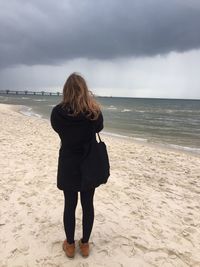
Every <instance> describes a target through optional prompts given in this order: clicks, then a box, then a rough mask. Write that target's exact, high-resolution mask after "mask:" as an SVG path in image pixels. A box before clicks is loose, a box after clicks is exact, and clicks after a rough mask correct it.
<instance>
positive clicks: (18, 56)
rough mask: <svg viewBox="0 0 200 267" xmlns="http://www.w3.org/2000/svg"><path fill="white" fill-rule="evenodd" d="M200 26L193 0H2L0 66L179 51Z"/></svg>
mask: <svg viewBox="0 0 200 267" xmlns="http://www.w3.org/2000/svg"><path fill="white" fill-rule="evenodd" d="M199 27H200V3H199V1H195V0H193V1H192V0H191V1H190V2H189V3H188V1H187V0H168V1H164V0H124V1H120V0H113V1H111V0H101V1H98V2H97V1H92V0H82V1H78V0H59V1H53V0H43V1H40V0H34V1H30V0H29V1H28V0H11V1H4V0H0V67H1V68H5V67H9V66H12V65H18V64H25V65H35V64H58V63H60V62H62V61H66V60H70V59H73V58H89V59H112V58H120V57H129V56H135V57H142V56H154V55H157V54H167V53H169V52H170V51H180V52H183V51H187V50H191V49H196V48H199V47H200V34H199Z"/></svg>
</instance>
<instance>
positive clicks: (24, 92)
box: [0, 90, 62, 96]
mask: <svg viewBox="0 0 200 267" xmlns="http://www.w3.org/2000/svg"><path fill="white" fill-rule="evenodd" d="M0 94H5V95H41V96H61V95H62V93H61V92H46V91H28V90H24V91H17V90H16V91H14V90H0Z"/></svg>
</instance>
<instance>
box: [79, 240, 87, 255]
mask: <svg viewBox="0 0 200 267" xmlns="http://www.w3.org/2000/svg"><path fill="white" fill-rule="evenodd" d="M78 243H79V248H80V251H81V254H82V256H83V257H88V256H89V243H82V241H81V239H80V240H79V242H78Z"/></svg>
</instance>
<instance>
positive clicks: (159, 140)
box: [0, 94, 200, 154]
mask: <svg viewBox="0 0 200 267" xmlns="http://www.w3.org/2000/svg"><path fill="white" fill-rule="evenodd" d="M61 98H62V96H47V95H44V96H41V95H11V94H8V95H6V94H0V103H5V104H14V105H20V106H21V113H23V114H24V115H27V116H37V117H39V118H41V119H48V120H49V118H50V114H51V110H52V108H53V107H54V106H55V105H56V104H58V103H59V102H60V101H61ZM96 100H97V101H98V102H99V103H100V105H101V109H102V113H103V116H104V130H103V132H104V133H105V134H108V135H113V136H118V137H122V138H129V139H134V140H137V141H140V142H147V143H153V144H158V145H162V146H167V147H171V148H176V149H181V150H186V151H190V152H193V153H197V154H200V100H185V99H184V100H183V99H159V98H128V97H96Z"/></svg>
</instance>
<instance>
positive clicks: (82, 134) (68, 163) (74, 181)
mask: <svg viewBox="0 0 200 267" xmlns="http://www.w3.org/2000/svg"><path fill="white" fill-rule="evenodd" d="M51 125H52V127H53V129H54V130H55V131H56V132H57V133H58V135H59V137H60V139H61V146H60V150H59V158H58V170H57V187H58V188H59V189H60V190H72V191H81V173H80V163H81V160H82V157H83V145H84V144H85V143H87V142H88V141H89V140H91V138H92V137H93V136H94V135H95V133H98V132H100V131H101V130H102V129H103V116H102V113H100V115H99V117H98V119H97V120H95V121H94V120H93V121H92V120H89V119H88V118H86V116H84V114H79V115H77V116H70V108H68V109H63V108H62V107H61V105H60V104H58V105H57V106H55V107H54V108H53V110H52V112H51Z"/></svg>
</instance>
